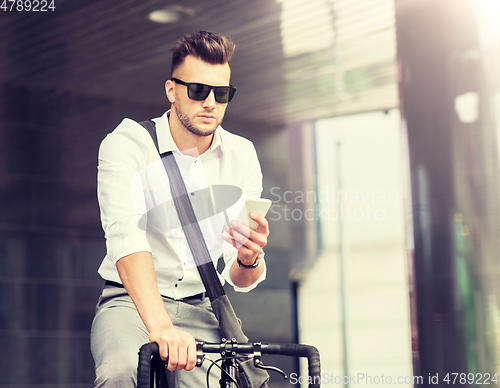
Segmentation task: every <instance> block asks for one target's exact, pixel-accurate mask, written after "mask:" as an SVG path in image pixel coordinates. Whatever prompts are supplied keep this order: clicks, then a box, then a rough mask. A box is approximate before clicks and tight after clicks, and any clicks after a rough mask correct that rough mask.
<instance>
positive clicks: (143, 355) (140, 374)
mask: <svg viewBox="0 0 500 388" xmlns="http://www.w3.org/2000/svg"><path fill="white" fill-rule="evenodd" d="M159 355H160V347H159V346H158V344H157V343H156V342H150V343H148V344H144V345H142V347H141V350H139V366H138V370H137V388H150V386H151V357H153V356H159Z"/></svg>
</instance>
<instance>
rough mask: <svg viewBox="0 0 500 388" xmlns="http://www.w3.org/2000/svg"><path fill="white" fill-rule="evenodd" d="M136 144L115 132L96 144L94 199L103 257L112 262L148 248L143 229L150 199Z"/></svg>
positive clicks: (149, 248)
mask: <svg viewBox="0 0 500 388" xmlns="http://www.w3.org/2000/svg"><path fill="white" fill-rule="evenodd" d="M137 147H138V144H135V143H134V142H133V141H132V140H131V139H129V138H127V137H126V136H123V135H121V134H120V133H119V132H118V133H111V134H109V135H108V136H106V138H105V139H104V140H103V141H102V143H101V146H100V148H99V165H98V174H97V175H98V178H97V181H98V189H97V193H98V201H99V207H100V210H101V222H102V226H103V229H104V233H105V237H106V247H107V258H108V259H109V260H111V261H112V262H113V263H114V264H116V262H117V261H118V260H119V259H121V258H122V257H124V256H127V255H130V254H132V253H136V252H141V251H147V252H151V247H150V245H149V242H148V239H147V236H146V230H145V229H146V228H145V225H146V220H145V218H146V214H147V209H148V201H149V200H150V199H149V198H147V197H148V194H147V193H148V190H145V186H146V185H147V183H146V180H145V178H144V172H143V169H142V167H141V164H142V165H143V163H142V161H141V160H139V159H137V155H141V153H140V152H136V151H137V150H136V149H137Z"/></svg>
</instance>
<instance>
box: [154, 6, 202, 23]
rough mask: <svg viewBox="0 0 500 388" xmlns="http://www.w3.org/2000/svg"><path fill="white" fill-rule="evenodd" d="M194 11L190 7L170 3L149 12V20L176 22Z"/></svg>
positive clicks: (192, 14)
mask: <svg viewBox="0 0 500 388" xmlns="http://www.w3.org/2000/svg"><path fill="white" fill-rule="evenodd" d="M194 14H195V13H194V11H193V10H192V9H191V8H186V7H182V6H180V5H171V6H168V7H165V8H162V9H159V10H156V11H153V12H151V13H150V14H149V16H148V17H149V20H151V21H153V22H155V23H162V24H167V23H177V22H180V21H181V20H184V19H187V18H190V17H192V16H194Z"/></svg>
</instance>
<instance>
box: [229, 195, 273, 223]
mask: <svg viewBox="0 0 500 388" xmlns="http://www.w3.org/2000/svg"><path fill="white" fill-rule="evenodd" d="M271 205H272V201H271V200H269V199H266V198H258V199H247V200H246V201H245V206H244V207H243V208H242V209H241V212H240V213H239V214H238V217H236V220H237V221H239V222H241V223H242V224H244V225H248V226H249V227H250V228H251V229H253V230H255V229H257V228H258V227H259V224H258V223H257V222H255V221H254V220H252V219H251V218H250V213H257V214H260V215H261V216H262V217H265V216H266V213H267V212H268V210H269V208H270V207H271Z"/></svg>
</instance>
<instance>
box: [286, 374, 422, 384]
mask: <svg viewBox="0 0 500 388" xmlns="http://www.w3.org/2000/svg"><path fill="white" fill-rule="evenodd" d="M289 382H290V384H292V385H297V384H300V385H302V384H321V385H323V386H324V385H358V384H362V385H366V384H369V385H394V384H398V385H414V386H415V385H419V384H423V382H424V378H423V377H422V376H394V377H393V376H388V375H384V374H383V373H381V374H379V375H372V374H369V373H355V374H352V373H349V376H339V375H334V374H333V373H322V374H321V375H320V376H315V377H314V378H313V377H310V376H301V375H299V374H297V373H292V374H290V379H289Z"/></svg>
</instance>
